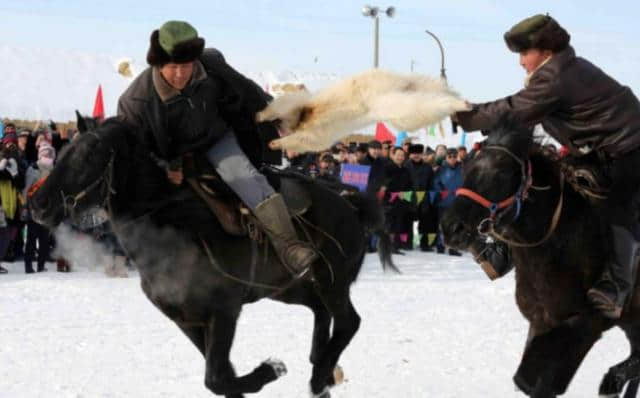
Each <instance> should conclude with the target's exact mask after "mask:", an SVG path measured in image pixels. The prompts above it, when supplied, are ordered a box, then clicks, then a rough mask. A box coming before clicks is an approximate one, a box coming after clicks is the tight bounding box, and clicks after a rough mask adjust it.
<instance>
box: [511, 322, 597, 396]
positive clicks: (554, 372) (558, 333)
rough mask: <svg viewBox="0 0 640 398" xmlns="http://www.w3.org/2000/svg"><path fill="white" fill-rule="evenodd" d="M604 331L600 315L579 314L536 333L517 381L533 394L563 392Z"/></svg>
mask: <svg viewBox="0 0 640 398" xmlns="http://www.w3.org/2000/svg"><path fill="white" fill-rule="evenodd" d="M602 330H603V328H602V322H601V318H600V317H594V316H590V315H578V316H576V317H574V318H570V319H569V320H567V321H565V322H564V323H562V324H561V325H559V326H557V327H555V328H553V329H551V330H550V331H548V332H546V333H543V334H540V335H537V336H534V337H533V338H532V339H531V341H530V342H529V344H528V345H527V348H526V350H525V352H524V354H523V356H522V360H521V362H520V366H519V367H518V370H517V372H516V374H515V376H514V377H513V380H514V382H515V383H516V385H517V386H518V388H520V389H521V390H522V391H523V392H524V393H526V394H528V395H531V396H538V397H553V396H554V395H553V394H564V392H565V391H566V389H567V387H568V386H569V383H570V382H571V379H572V378H573V376H574V375H575V373H576V371H577V370H578V367H579V366H580V364H581V363H582V360H583V359H584V357H585V356H586V355H587V353H588V352H589V350H590V349H591V347H592V346H593V344H595V342H596V341H597V340H598V339H599V338H600V336H601V335H602ZM547 390H548V391H547Z"/></svg>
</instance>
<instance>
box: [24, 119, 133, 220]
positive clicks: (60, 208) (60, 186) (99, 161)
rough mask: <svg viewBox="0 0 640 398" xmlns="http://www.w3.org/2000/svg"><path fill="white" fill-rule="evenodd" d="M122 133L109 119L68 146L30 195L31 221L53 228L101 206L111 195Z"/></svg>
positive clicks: (117, 123) (121, 125) (123, 130)
mask: <svg viewBox="0 0 640 398" xmlns="http://www.w3.org/2000/svg"><path fill="white" fill-rule="evenodd" d="M125 131H126V127H125V125H124V124H123V123H122V122H120V121H118V120H116V119H111V120H107V121H105V122H104V123H103V124H102V125H100V127H96V128H95V129H93V130H88V131H87V132H85V133H83V134H82V135H80V136H79V137H78V138H77V139H76V140H74V141H73V142H72V143H70V144H68V145H67V146H66V147H65V148H64V149H63V151H61V153H60V155H59V156H58V159H57V161H56V164H55V167H54V168H53V170H52V171H51V173H50V174H49V175H48V176H47V177H45V178H44V179H42V180H40V181H38V182H37V183H36V184H35V185H34V187H32V189H31V190H30V192H29V203H30V207H31V213H32V216H33V219H34V220H36V221H37V222H39V223H41V224H45V225H48V226H50V227H55V226H57V225H58V224H60V222H62V221H63V220H64V219H65V218H70V219H71V221H72V222H73V221H74V220H75V219H77V217H78V216H79V215H80V214H82V213H83V212H84V211H86V210H88V209H89V208H91V207H94V206H104V205H105V204H106V201H107V198H108V196H109V194H110V193H111V192H113V183H114V159H115V157H116V152H117V151H118V149H119V142H120V141H121V138H122V137H123V136H124V133H125Z"/></svg>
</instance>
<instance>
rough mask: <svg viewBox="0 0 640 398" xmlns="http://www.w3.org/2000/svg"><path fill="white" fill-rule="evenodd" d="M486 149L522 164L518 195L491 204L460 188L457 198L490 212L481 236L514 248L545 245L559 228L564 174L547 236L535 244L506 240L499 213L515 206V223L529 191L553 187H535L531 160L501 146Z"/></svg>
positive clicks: (481, 228) (482, 225) (479, 225)
mask: <svg viewBox="0 0 640 398" xmlns="http://www.w3.org/2000/svg"><path fill="white" fill-rule="evenodd" d="M485 149H495V150H499V151H502V152H505V153H506V154H507V155H509V156H510V157H511V158H512V159H514V160H515V161H516V162H518V163H519V164H520V168H521V171H522V180H521V182H520V186H519V187H518V190H517V191H516V193H515V194H513V195H511V196H509V197H508V198H507V199H504V200H502V201H500V202H491V201H489V200H487V199H486V198H484V197H483V196H482V195H480V194H478V193H476V192H474V191H472V190H470V189H467V188H459V189H458V190H456V196H465V197H468V198H469V199H471V200H472V201H474V202H475V203H477V204H479V205H481V206H482V207H484V208H486V209H488V210H489V217H488V218H485V219H483V220H482V221H480V223H479V224H478V226H477V230H478V233H479V234H480V235H487V236H491V237H493V238H495V239H498V240H500V241H503V242H505V243H507V244H508V245H511V246H514V247H536V246H539V245H541V244H543V243H544V242H546V241H547V240H548V239H549V238H550V237H551V235H552V234H553V232H554V231H555V229H556V228H557V226H558V222H559V220H560V215H561V214H562V204H563V201H564V182H565V179H564V174H562V173H561V174H560V197H559V198H558V203H557V205H556V208H555V211H554V212H553V216H552V218H551V224H550V226H549V229H548V230H547V232H546V234H545V235H544V236H543V237H542V238H541V239H539V240H537V241H535V242H517V241H514V240H511V239H509V238H506V237H505V236H504V235H502V234H500V233H499V232H497V231H496V229H495V226H496V224H497V222H498V221H500V219H501V218H502V215H501V214H500V213H499V212H500V211H501V210H503V209H507V210H508V209H511V208H512V207H513V206H516V214H515V215H514V217H513V219H512V221H511V222H515V221H516V220H517V219H518V217H519V216H520V211H521V208H522V203H523V202H524V201H525V200H526V199H527V198H528V193H529V189H533V190H538V191H546V190H549V189H551V187H550V186H545V187H538V186H534V185H533V179H532V177H531V174H532V166H531V161H530V160H527V162H526V163H525V162H524V161H522V160H521V159H520V158H518V157H517V156H516V155H515V154H514V153H513V152H511V151H509V150H508V149H506V148H503V147H500V146H495V145H491V146H487V147H486V148H485ZM505 213H506V212H503V213H502V214H505Z"/></svg>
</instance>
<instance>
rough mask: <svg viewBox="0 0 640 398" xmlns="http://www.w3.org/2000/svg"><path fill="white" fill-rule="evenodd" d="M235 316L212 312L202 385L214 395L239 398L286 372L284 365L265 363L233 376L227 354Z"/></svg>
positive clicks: (235, 319)
mask: <svg viewBox="0 0 640 398" xmlns="http://www.w3.org/2000/svg"><path fill="white" fill-rule="evenodd" d="M237 321H238V313H234V314H229V313H216V314H214V316H213V317H212V319H211V320H210V321H209V324H208V325H207V330H206V335H205V347H206V348H205V358H206V361H207V367H206V373H205V379H204V383H205V386H206V387H207V388H208V389H209V390H211V391H212V392H213V393H214V394H218V395H225V396H227V397H234V398H235V397H241V396H242V395H241V394H243V393H255V392H258V391H260V390H261V389H262V387H263V386H264V385H265V384H267V383H269V382H272V381H274V380H275V379H277V378H278V377H280V376H283V375H284V374H285V373H286V368H285V367H284V364H283V363H282V362H280V361H276V360H267V361H264V362H263V363H262V364H260V365H259V366H258V367H257V368H255V369H254V370H253V371H252V372H251V373H249V374H247V375H245V376H242V377H236V375H235V371H234V370H233V366H232V365H231V361H230V360H229V352H230V351H231V344H232V343H233V338H234V336H235V332H236V325H237Z"/></svg>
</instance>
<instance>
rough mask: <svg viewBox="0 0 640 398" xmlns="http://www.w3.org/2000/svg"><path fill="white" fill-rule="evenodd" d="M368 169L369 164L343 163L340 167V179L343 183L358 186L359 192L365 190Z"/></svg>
mask: <svg viewBox="0 0 640 398" xmlns="http://www.w3.org/2000/svg"><path fill="white" fill-rule="evenodd" d="M370 171H371V166H361V165H359V164H348V163H344V164H343V165H342V167H341V168H340V181H342V183H343V184H347V185H351V186H354V187H356V188H358V189H359V190H360V192H364V191H366V190H367V182H368V181H369V172H370Z"/></svg>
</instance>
